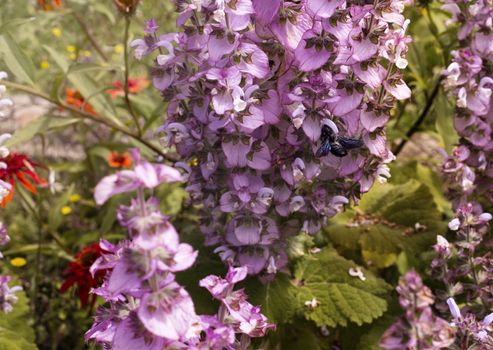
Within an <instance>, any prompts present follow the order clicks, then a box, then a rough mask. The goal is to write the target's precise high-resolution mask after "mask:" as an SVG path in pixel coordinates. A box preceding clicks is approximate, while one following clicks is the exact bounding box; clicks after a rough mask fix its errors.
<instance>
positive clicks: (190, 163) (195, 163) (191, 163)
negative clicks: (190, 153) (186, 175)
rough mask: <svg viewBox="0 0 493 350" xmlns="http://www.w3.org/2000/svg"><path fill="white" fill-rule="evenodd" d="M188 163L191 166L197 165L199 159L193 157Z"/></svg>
mask: <svg viewBox="0 0 493 350" xmlns="http://www.w3.org/2000/svg"><path fill="white" fill-rule="evenodd" d="M188 164H189V165H190V166H197V165H199V160H198V159H197V158H193V159H192V160H190V162H189V163H188Z"/></svg>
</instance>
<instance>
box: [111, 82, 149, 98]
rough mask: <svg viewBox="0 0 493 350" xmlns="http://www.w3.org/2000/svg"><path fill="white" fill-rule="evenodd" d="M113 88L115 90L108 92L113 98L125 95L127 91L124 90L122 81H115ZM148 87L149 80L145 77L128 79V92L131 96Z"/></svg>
mask: <svg viewBox="0 0 493 350" xmlns="http://www.w3.org/2000/svg"><path fill="white" fill-rule="evenodd" d="M113 86H114V87H115V88H114V89H110V90H108V94H109V95H110V96H111V97H112V98H116V97H118V96H124V95H125V90H124V89H123V84H122V82H121V81H120V80H116V81H114V82H113ZM148 86H149V80H147V79H146V78H144V77H140V78H134V79H128V92H129V93H131V94H138V93H139V92H141V91H142V90H144V89H145V88H146V87H148Z"/></svg>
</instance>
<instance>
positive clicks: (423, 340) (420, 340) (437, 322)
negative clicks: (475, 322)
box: [379, 271, 455, 350]
mask: <svg viewBox="0 0 493 350" xmlns="http://www.w3.org/2000/svg"><path fill="white" fill-rule="evenodd" d="M397 292H398V293H399V302H400V304H401V306H402V308H403V309H404V311H405V314H404V315H403V316H401V317H400V318H399V320H398V321H397V322H396V323H394V324H393V325H392V326H391V327H390V328H389V329H387V330H386V331H385V333H384V334H383V336H382V339H381V340H380V344H379V345H380V346H381V347H382V348H384V349H386V350H404V349H406V350H415V349H429V350H435V349H444V348H449V346H450V345H452V344H453V343H454V340H455V337H454V331H453V329H452V327H451V326H450V325H449V324H448V323H447V322H446V321H445V320H444V319H442V318H440V317H437V316H435V315H433V312H432V309H431V305H432V304H433V303H434V298H433V295H432V294H431V291H430V289H429V288H428V287H426V286H425V285H423V282H422V281H421V277H419V275H418V274H417V273H416V272H414V271H411V272H408V273H407V274H406V275H405V276H403V277H401V279H400V280H399V286H398V287H397Z"/></svg>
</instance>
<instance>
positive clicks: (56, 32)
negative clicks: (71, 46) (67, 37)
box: [51, 27, 62, 38]
mask: <svg viewBox="0 0 493 350" xmlns="http://www.w3.org/2000/svg"><path fill="white" fill-rule="evenodd" d="M51 34H53V35H54V36H56V37H57V38H59V37H61V36H62V30H61V29H60V28H58V27H53V28H52V29H51Z"/></svg>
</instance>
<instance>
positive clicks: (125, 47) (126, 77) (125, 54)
mask: <svg viewBox="0 0 493 350" xmlns="http://www.w3.org/2000/svg"><path fill="white" fill-rule="evenodd" d="M129 29H130V16H125V37H124V39H123V41H124V42H123V47H124V54H123V56H124V61H125V85H124V88H123V89H124V91H125V103H126V105H127V108H128V111H129V112H130V115H131V116H132V119H133V120H134V123H135V126H136V127H137V132H138V135H139V137H142V128H141V127H140V124H139V118H138V116H137V114H135V111H134V109H133V107H132V103H131V102H130V98H129V96H128V74H129V71H128V33H129Z"/></svg>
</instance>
